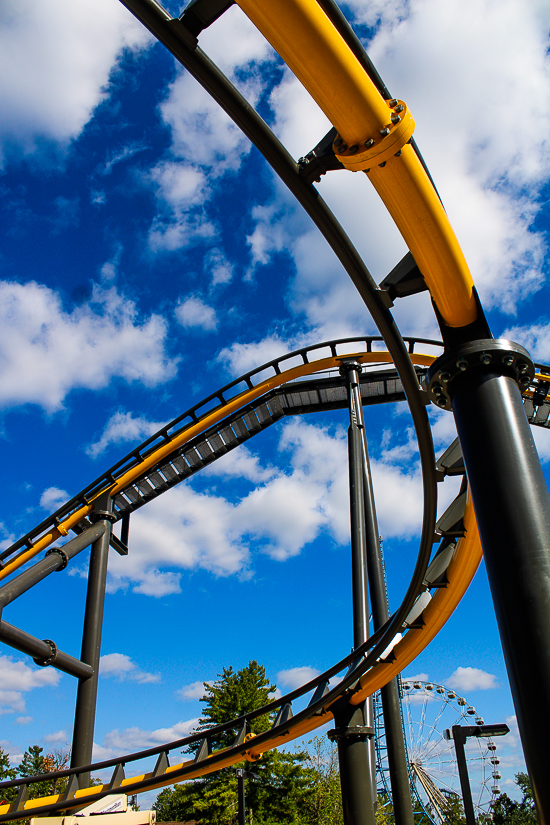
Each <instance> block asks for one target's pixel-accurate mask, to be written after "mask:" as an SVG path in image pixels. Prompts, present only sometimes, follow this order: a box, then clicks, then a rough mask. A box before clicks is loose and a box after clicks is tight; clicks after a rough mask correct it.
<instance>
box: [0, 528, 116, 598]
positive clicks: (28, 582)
mask: <svg viewBox="0 0 550 825" xmlns="http://www.w3.org/2000/svg"><path fill="white" fill-rule="evenodd" d="M104 532H105V523H104V522H98V523H97V524H94V525H92V527H89V528H88V530H85V531H84V532H83V533H81V534H80V535H79V536H76V537H75V538H74V539H71V541H68V542H67V544H65V545H63V547H52V548H50V550H48V551H47V552H46V555H45V556H44V558H43V559H40V561H38V562H37V563H36V564H33V566H32V567H30V568H29V569H28V570H25V572H24V573H21V574H20V575H19V576H16V577H15V578H13V579H11V580H10V581H8V582H7V584H4V585H2V587H0V613H1V612H2V609H3V608H4V607H5V606H6V605H7V604H10V603H11V602H13V601H14V600H15V599H17V598H18V597H19V596H21V595H22V594H23V593H26V592H27V590H30V588H31V587H34V585H35V584H38V582H40V581H42V579H45V578H46V577H47V576H49V575H50V573H54V572H55V571H56V570H63V568H65V567H66V566H67V564H68V563H69V561H70V560H71V559H72V558H74V557H75V556H76V555H77V554H78V553H80V552H82V550H84V549H85V548H86V547H89V546H90V544H92V543H93V542H94V541H95V540H96V539H98V538H99V537H100V536H102V535H103V533H104Z"/></svg>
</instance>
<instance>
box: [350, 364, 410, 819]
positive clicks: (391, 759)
mask: <svg viewBox="0 0 550 825" xmlns="http://www.w3.org/2000/svg"><path fill="white" fill-rule="evenodd" d="M357 377H358V378H359V376H357ZM357 396H358V397H357V401H356V416H357V422H358V426H359V428H360V431H361V447H362V467H363V500H364V512H365V549H366V559H367V576H368V584H369V593H370V599H371V606H372V626H373V629H374V630H378V628H380V627H382V625H383V624H384V623H385V622H386V621H387V620H388V619H389V617H390V612H389V605H388V596H387V593H386V576H385V571H384V562H383V559H382V548H381V546H380V536H379V532H378V520H377V518H376V505H375V501H374V489H373V484H372V474H371V469H370V461H369V451H368V445H367V436H366V432H365V423H364V418H363V407H362V403H361V397H360V395H359V386H358V389H357ZM380 698H381V700H382V713H383V717H384V731H385V734H386V747H387V752H388V768H389V773H390V784H391V791H392V803H393V811H394V817H395V822H396V825H414V814H413V808H412V801H411V790H410V781H409V767H408V763H407V752H406V749H405V734H404V731H403V723H402V716H401V698H400V693H399V682H398V679H397V677H395V678H394V679H392V680H391V681H390V682H388V684H387V685H385V686H384V687H383V688H381V690H380ZM373 759H374V756H373ZM375 768H376V765H375ZM374 779H375V782H376V773H375V777H374ZM375 787H376V785H375Z"/></svg>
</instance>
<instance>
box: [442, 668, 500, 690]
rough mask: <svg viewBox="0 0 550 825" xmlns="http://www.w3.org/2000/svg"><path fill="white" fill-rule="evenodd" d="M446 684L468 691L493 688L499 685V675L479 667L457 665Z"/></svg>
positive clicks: (455, 688)
mask: <svg viewBox="0 0 550 825" xmlns="http://www.w3.org/2000/svg"><path fill="white" fill-rule="evenodd" d="M445 684H447V685H449V686H450V687H452V688H454V690H460V691H463V692H464V693H468V691H469V690H492V689H493V688H496V687H498V683H497V677H496V676H494V675H493V674H492V673H487V672H486V671H485V670H480V669H479V668H477V667H457V669H456V670H455V671H454V673H452V674H451V676H449V678H448V679H446V680H445Z"/></svg>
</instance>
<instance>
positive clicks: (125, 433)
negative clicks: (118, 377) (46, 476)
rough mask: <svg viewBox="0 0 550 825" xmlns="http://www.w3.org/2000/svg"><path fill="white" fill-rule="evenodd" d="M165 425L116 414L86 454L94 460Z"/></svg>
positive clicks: (130, 414) (87, 449) (122, 413)
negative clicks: (117, 446) (115, 447)
mask: <svg viewBox="0 0 550 825" xmlns="http://www.w3.org/2000/svg"><path fill="white" fill-rule="evenodd" d="M163 423H164V422H160V421H148V420H147V419H146V418H142V417H140V416H134V415H133V413H131V412H122V411H119V412H116V413H115V414H114V415H112V416H111V418H109V420H108V421H107V423H106V424H105V427H104V428H103V432H102V433H101V436H100V438H99V440H98V441H95V442H94V443H93V444H89V445H88V447H86V453H87V454H88V455H89V456H91V457H92V458H97V456H98V455H101V454H102V453H104V452H105V450H106V449H107V448H108V447H110V445H111V444H120V443H122V442H125V441H132V442H134V443H137V442H138V441H141V440H143V439H145V438H147V437H148V436H150V435H153V433H156V432H157V431H158V430H159V429H160V428H161V427H162V425H163ZM52 489H54V488H52Z"/></svg>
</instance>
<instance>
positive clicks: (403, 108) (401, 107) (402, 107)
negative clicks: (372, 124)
mask: <svg viewBox="0 0 550 825" xmlns="http://www.w3.org/2000/svg"><path fill="white" fill-rule="evenodd" d="M395 111H396V112H403V111H405V107H404V106H403V104H402V103H400V104H399V106H396V107H395Z"/></svg>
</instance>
